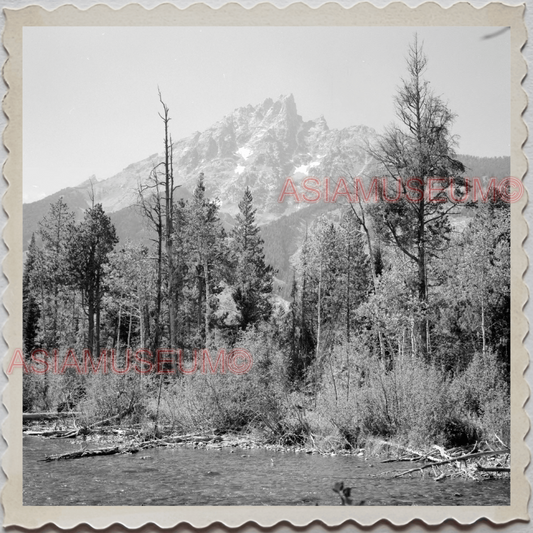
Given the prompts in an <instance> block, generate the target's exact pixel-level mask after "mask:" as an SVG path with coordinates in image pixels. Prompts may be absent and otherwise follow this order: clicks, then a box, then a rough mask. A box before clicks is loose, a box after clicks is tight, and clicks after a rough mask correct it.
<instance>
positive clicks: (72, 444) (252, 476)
mask: <svg viewBox="0 0 533 533" xmlns="http://www.w3.org/2000/svg"><path fill="white" fill-rule="evenodd" d="M80 445H81V444H80V442H79V441H71V440H68V441H65V440H46V439H41V438H38V437H24V443H23V446H24V464H23V502H24V505H133V506H137V505H315V504H318V505H339V504H340V499H339V497H338V495H337V494H335V493H334V492H333V491H332V490H331V487H332V486H333V483H335V482H336V481H344V483H345V485H346V486H350V487H353V491H352V495H353V498H354V500H355V501H360V500H365V502H366V503H365V505H430V506H432V505H509V503H510V482H509V480H508V479H507V480H493V481H483V482H481V483H476V482H473V481H464V480H462V479H458V480H451V479H446V480H445V481H443V482H440V483H437V482H435V481H433V480H432V479H430V478H429V477H425V478H421V477H418V476H417V477H413V478H409V477H407V478H397V479H390V478H382V477H375V476H376V474H378V473H379V472H383V471H390V470H393V469H394V470H407V469H408V468H412V467H413V466H414V465H412V464H411V463H385V464H380V463H379V462H378V461H364V460H363V459H362V458H359V457H353V456H334V457H329V456H327V457H323V456H320V455H307V454H303V453H294V452H289V453H280V452H272V451H268V450H262V449H252V450H248V449H241V448H230V449H228V448H223V449H221V450H220V451H218V450H206V449H192V448H171V449H169V448H155V449H150V450H141V451H140V452H139V453H137V454H133V455H111V456H103V457H87V458H82V459H73V460H66V461H53V462H49V463H45V462H42V461H41V460H42V459H44V457H45V456H46V455H50V454H54V453H64V452H68V451H75V450H78V449H80ZM231 450H234V453H231ZM371 465H372V466H371ZM406 465H407V466H406Z"/></svg>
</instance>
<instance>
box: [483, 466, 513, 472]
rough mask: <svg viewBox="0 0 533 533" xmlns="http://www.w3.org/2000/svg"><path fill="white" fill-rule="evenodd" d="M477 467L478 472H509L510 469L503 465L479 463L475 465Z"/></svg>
mask: <svg viewBox="0 0 533 533" xmlns="http://www.w3.org/2000/svg"><path fill="white" fill-rule="evenodd" d="M477 469H478V470H479V471H480V472H510V471H511V469H510V468H508V467H504V466H501V467H500V466H490V467H489V466H481V465H477Z"/></svg>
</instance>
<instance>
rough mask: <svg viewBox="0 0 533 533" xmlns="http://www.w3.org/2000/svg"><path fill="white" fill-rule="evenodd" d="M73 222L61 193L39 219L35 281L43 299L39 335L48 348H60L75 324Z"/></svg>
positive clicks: (44, 345)
mask: <svg viewBox="0 0 533 533" xmlns="http://www.w3.org/2000/svg"><path fill="white" fill-rule="evenodd" d="M73 223H74V214H73V213H72V212H71V211H70V210H69V208H68V206H67V204H66V203H65V202H64V200H63V198H62V197H61V198H59V200H58V201H57V202H56V203H55V204H52V205H51V206H50V211H49V212H48V214H47V215H46V216H45V217H44V218H43V220H41V222H40V223H39V233H38V234H39V236H40V238H41V241H42V250H41V251H40V252H39V254H38V255H37V256H36V257H37V259H38V267H37V270H38V272H37V273H36V277H37V278H38V283H37V280H35V281H36V285H37V286H38V287H39V289H38V290H39V293H40V294H39V297H40V301H41V313H40V316H41V320H40V327H39V329H40V333H39V339H40V342H41V344H42V346H43V347H45V348H46V349H50V348H58V347H59V345H60V344H62V343H65V342H66V341H67V338H66V337H67V333H68V331H69V329H71V326H72V321H71V320H70V310H71V309H72V307H73V305H72V297H73V295H72V292H71V291H70V289H69V282H70V280H69V271H68V248H69V242H70V228H71V226H72V224H73ZM34 277H35V276H34Z"/></svg>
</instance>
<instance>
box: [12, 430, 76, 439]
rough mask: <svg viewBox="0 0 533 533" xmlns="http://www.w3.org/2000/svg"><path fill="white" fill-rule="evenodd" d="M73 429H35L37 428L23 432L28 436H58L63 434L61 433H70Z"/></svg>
mask: <svg viewBox="0 0 533 533" xmlns="http://www.w3.org/2000/svg"><path fill="white" fill-rule="evenodd" d="M71 431H72V430H70V429H68V430H65V429H57V430H53V429H48V430H43V431H35V430H28V431H23V432H22V433H23V434H24V435H26V436H28V437H58V438H59V436H61V435H66V434H68V433H70V432H71Z"/></svg>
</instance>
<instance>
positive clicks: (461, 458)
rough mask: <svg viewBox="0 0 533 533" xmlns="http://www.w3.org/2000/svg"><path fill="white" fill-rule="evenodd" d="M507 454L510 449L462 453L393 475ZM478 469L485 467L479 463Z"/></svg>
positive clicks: (403, 474) (402, 474) (398, 475)
mask: <svg viewBox="0 0 533 533" xmlns="http://www.w3.org/2000/svg"><path fill="white" fill-rule="evenodd" d="M507 454H509V450H494V451H487V452H477V453H469V454H466V455H461V456H459V457H453V458H451V459H447V460H445V461H438V462H436V463H435V462H433V463H428V464H427V465H423V466H419V467H417V468H411V469H409V470H405V471H403V472H398V473H397V474H395V475H394V476H393V477H401V476H405V475H407V474H412V473H413V472H420V471H422V470H424V469H425V468H432V467H434V466H441V465H446V464H450V463H455V462H458V461H467V460H468V459H474V458H477V457H483V456H489V455H507ZM478 469H479V470H483V467H481V468H479V465H478ZM485 471H491V470H490V469H487V470H485ZM492 471H494V470H492ZM498 471H502V472H505V471H509V470H503V469H502V470H498Z"/></svg>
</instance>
